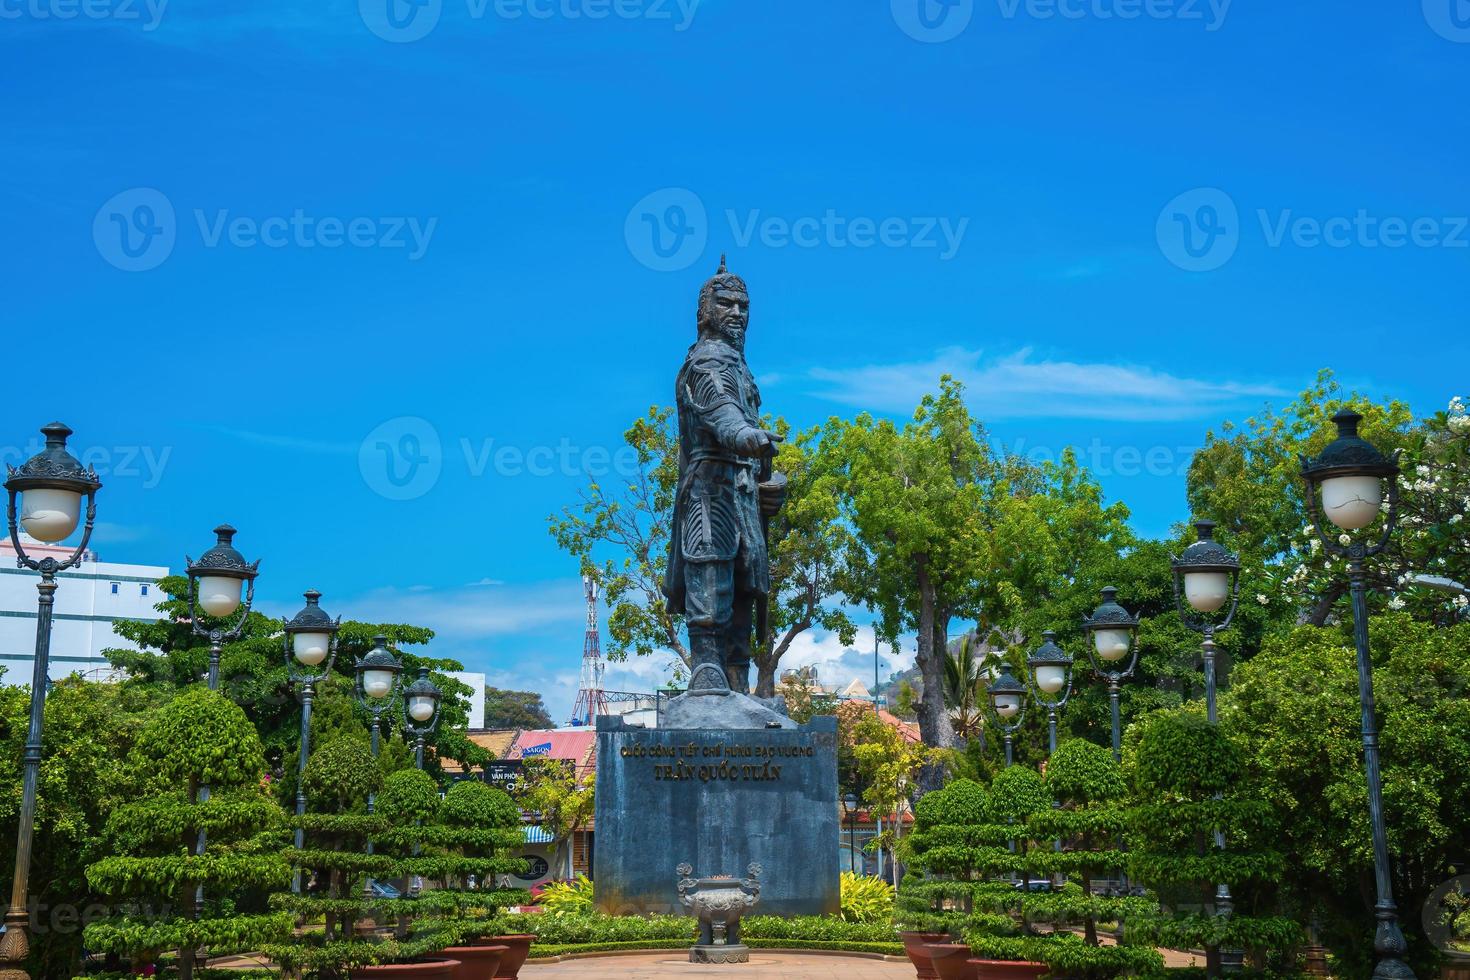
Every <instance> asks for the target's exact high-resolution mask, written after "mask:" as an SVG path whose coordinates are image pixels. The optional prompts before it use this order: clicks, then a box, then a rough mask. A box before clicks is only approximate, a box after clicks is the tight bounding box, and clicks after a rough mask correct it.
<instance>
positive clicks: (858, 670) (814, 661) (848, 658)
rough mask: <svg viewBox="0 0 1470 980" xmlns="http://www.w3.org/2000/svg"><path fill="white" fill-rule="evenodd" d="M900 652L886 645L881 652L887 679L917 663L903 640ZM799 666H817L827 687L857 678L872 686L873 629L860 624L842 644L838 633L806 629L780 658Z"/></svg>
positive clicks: (882, 676) (881, 674) (785, 665)
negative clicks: (853, 636) (846, 643)
mask: <svg viewBox="0 0 1470 980" xmlns="http://www.w3.org/2000/svg"><path fill="white" fill-rule="evenodd" d="M899 646H900V650H899V652H898V653H897V654H895V653H894V652H893V647H891V646H888V645H886V644H885V645H884V646H883V647H882V648H881V649H880V650H879V652H878V661H879V663H878V678H879V681H880V682H881V683H884V684H886V683H888V678H889V677H891V676H893V674H894V673H895V672H897V671H904V670H908V669H909V668H911V667H912V666H913V665H914V653H913V651H912V650H911V649H905V644H904V643H902V642H901V643H900V645H899ZM799 667H816V668H817V679H818V680H819V681H820V682H821V683H822V685H823V686H824V687H828V688H837V689H839V690H840V689H841V688H844V687H846V686H847V685H849V684H851V683H852V682H853V681H855V680H860V681H862V682H863V684H864V685H866V686H867V687H868V688H870V689H871V688H872V686H873V630H872V628H871V627H860V628H859V629H858V633H857V638H856V639H855V640H854V641H853V643H852V645H851V646H843V645H842V641H841V640H839V639H838V637H837V634H836V633H824V632H822V631H820V630H807V631H806V632H804V633H801V634H799V635H798V636H797V637H796V639H794V640H792V641H791V649H789V650H788V651H787V652H786V656H784V657H782V658H781V669H782V670H783V671H784V670H795V669H797V668H799Z"/></svg>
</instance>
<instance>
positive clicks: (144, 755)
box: [84, 688, 291, 977]
mask: <svg viewBox="0 0 1470 980" xmlns="http://www.w3.org/2000/svg"><path fill="white" fill-rule="evenodd" d="M127 766H128V770H129V772H130V778H131V782H132V785H133V786H134V787H135V788H136V793H135V797H136V799H135V801H134V802H131V803H125V804H123V805H121V806H119V807H118V808H117V809H116V810H114V811H113V813H112V815H111V816H110V818H109V819H108V822H107V827H106V836H107V838H108V841H109V843H110V845H111V847H112V849H113V852H114V853H113V855H112V856H110V857H106V858H103V859H102V860H100V861H98V862H96V863H95V864H93V865H91V866H90V867H89V868H88V869H87V880H88V882H89V883H90V884H91V886H92V887H93V888H94V889H96V890H97V891H98V892H99V893H101V894H104V895H107V896H109V897H110V898H112V899H113V900H114V902H115V903H116V904H117V906H118V907H119V908H120V909H122V910H123V912H122V914H121V915H118V916H115V917H113V918H110V919H107V920H104V921H101V922H94V923H92V924H90V925H88V926H87V928H86V930H85V932H84V940H85V942H86V945H87V947H88V948H89V949H91V950H94V951H97V952H103V953H111V954H114V955H117V956H120V957H125V958H128V959H130V960H131V961H132V963H133V965H134V966H135V967H137V968H139V969H141V968H143V967H144V966H145V965H146V964H148V963H151V962H154V961H155V960H156V959H157V958H158V957H159V956H160V954H162V953H163V952H164V951H167V950H173V951H176V955H177V956H178V963H179V969H180V973H181V974H182V975H183V976H185V977H188V976H191V975H192V974H193V972H194V952H195V951H196V950H199V949H203V950H206V951H207V952H208V954H210V955H223V954H228V953H238V952H247V951H250V950H253V949H257V948H259V946H260V945H261V944H262V943H267V942H270V941H273V940H279V939H281V938H282V937H284V936H285V935H287V934H289V932H290V930H291V918H290V916H286V915H280V914H259V913H252V912H250V911H248V904H249V902H250V899H251V897H252V896H255V895H259V896H260V897H261V898H263V897H264V895H265V894H266V893H267V892H269V891H270V890H272V889H275V888H279V887H282V886H284V885H285V884H286V883H287V882H288V881H289V880H290V877H291V871H290V866H289V865H288V864H287V863H286V861H285V860H284V859H282V857H281V855H280V845H281V843H282V840H283V837H282V834H281V830H282V828H283V821H282V819H281V817H282V815H281V811H280V808H279V807H278V806H277V805H276V804H275V803H274V802H273V801H272V800H271V799H270V797H269V795H268V794H267V793H266V792H265V790H264V789H263V781H264V778H265V757H264V754H263V752H262V749H261V744H260V738H259V736H258V735H257V734H256V731H255V727H254V726H253V725H252V724H251V723H250V720H249V719H248V718H246V716H245V712H243V711H242V710H240V708H239V707H238V706H237V705H235V704H233V703H232V702H230V701H229V700H228V699H227V698H225V697H223V696H222V695H220V694H218V693H215V692H212V691H208V690H205V689H202V688H193V689H190V690H188V691H186V692H184V693H183V694H180V695H179V696H178V697H177V698H175V699H174V700H173V701H172V702H170V703H169V704H168V705H167V706H165V707H164V708H163V709H162V710H161V711H159V712H158V713H157V715H155V716H154V718H153V719H152V721H150V722H149V723H148V725H147V726H146V727H145V728H144V729H143V731H142V732H141V733H140V734H139V736H138V740H137V742H136V743H135V744H134V747H133V750H132V753H131V754H130V755H129V757H128V760H127ZM205 787H208V788H209V793H208V799H205V798H204V797H205V795H206V794H205V793H204V788H205ZM201 832H202V833H203V834H204V835H205V837H204V846H203V848H202V850H201V848H200V834H201ZM201 889H202V892H201V891H200V890H201ZM196 896H198V897H202V900H203V902H202V905H200V906H199V907H198V908H197V909H196ZM262 905H263V902H262Z"/></svg>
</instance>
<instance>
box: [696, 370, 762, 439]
mask: <svg viewBox="0 0 1470 980" xmlns="http://www.w3.org/2000/svg"><path fill="white" fill-rule="evenodd" d="M734 372H735V368H734V367H733V366H732V365H729V364H723V363H721V362H720V361H719V360H718V359H715V358H701V359H698V360H695V361H694V362H693V363H691V364H690V365H689V370H688V372H687V373H686V374H685V375H684V398H685V400H686V401H687V403H688V405H689V407H690V409H691V410H692V411H693V412H694V413H695V415H696V416H697V417H698V419H699V421H700V422H701V423H703V424H704V426H705V428H706V429H708V430H709V431H710V432H711V433H712V434H713V435H714V437H715V441H716V442H718V443H719V444H720V446H721V447H723V448H724V449H725V450H727V451H729V452H732V453H736V454H738V455H741V456H752V457H758V456H759V455H760V454H761V451H762V450H763V449H764V448H765V444H766V436H765V433H764V432H763V431H761V429H759V428H758V427H756V426H753V425H751V424H750V423H749V422H748V421H746V418H745V412H744V410H743V409H742V408H741V406H740V399H739V398H738V397H737V392H738V391H739V382H738V380H737V379H736V377H735V373H734Z"/></svg>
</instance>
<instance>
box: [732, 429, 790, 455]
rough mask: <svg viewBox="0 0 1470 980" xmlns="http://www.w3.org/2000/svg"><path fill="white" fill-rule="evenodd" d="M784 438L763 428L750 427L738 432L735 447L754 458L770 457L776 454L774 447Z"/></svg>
mask: <svg viewBox="0 0 1470 980" xmlns="http://www.w3.org/2000/svg"><path fill="white" fill-rule="evenodd" d="M784 438H785V437H784V436H781V435H779V434H777V433H775V432H768V431H766V430H765V429H755V428H750V429H746V430H745V431H744V432H742V433H740V437H739V438H738V439H737V440H736V442H735V448H736V449H738V450H739V451H740V452H741V453H742V454H743V455H746V456H750V457H752V458H754V459H770V458H772V457H774V456H775V455H776V449H777V447H778V446H780V444H781V442H782V440H783V439H784Z"/></svg>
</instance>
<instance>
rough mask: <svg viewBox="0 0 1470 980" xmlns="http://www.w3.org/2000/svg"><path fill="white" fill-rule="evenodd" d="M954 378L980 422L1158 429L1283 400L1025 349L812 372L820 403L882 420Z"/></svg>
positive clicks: (1251, 389)
mask: <svg viewBox="0 0 1470 980" xmlns="http://www.w3.org/2000/svg"><path fill="white" fill-rule="evenodd" d="M943 374H949V375H953V376H954V377H956V378H958V379H959V380H961V381H963V382H964V383H965V393H966V402H967V403H968V404H969V406H970V409H971V411H973V412H974V413H975V414H976V415H977V416H979V417H980V418H1091V419H1109V420H1114V421H1157V420H1177V419H1187V418H1196V417H1200V416H1207V415H1212V414H1214V413H1216V412H1218V410H1219V409H1220V408H1222V407H1225V406H1233V405H1239V404H1241V403H1242V402H1251V401H1254V400H1260V399H1264V398H1267V397H1273V396H1281V395H1285V394H1287V392H1286V391H1285V390H1284V389H1282V388H1279V387H1277V386H1274V385H1269V384H1253V383H1243V382H1234V381H1208V380H1203V379H1198V378H1184V377H1179V376H1177V375H1173V374H1168V373H1165V372H1162V371H1156V370H1154V369H1152V368H1149V367H1143V366H1138V365H1129V364H1114V363H1103V362H1096V363H1083V362H1077V361H1065V360H1047V359H1040V358H1037V357H1036V356H1035V353H1034V351H1033V350H1032V349H1031V348H1029V347H1028V348H1023V349H1022V350H1019V351H1017V352H1016V353H1014V354H1010V355H1007V356H1004V357H998V358H990V359H987V358H986V357H985V355H984V352H983V351H978V350H966V349H965V348H961V347H947V348H944V349H943V350H940V351H939V352H938V353H937V354H935V355H934V356H933V357H932V358H930V359H928V360H926V361H911V362H904V363H898V364H873V365H867V366H863V367H853V368H815V369H813V370H812V371H810V372H809V375H808V376H809V377H810V378H811V379H812V380H813V381H817V382H820V383H821V386H820V387H819V388H817V390H815V391H814V392H813V394H815V395H816V396H818V397H820V398H826V399H828V400H831V401H835V402H841V403H842V404H845V405H853V406H858V407H862V408H868V409H872V410H875V411H882V412H902V413H908V412H910V411H912V410H913V408H914V406H915V405H917V404H918V403H919V400H920V399H921V398H922V397H923V396H924V395H925V394H928V393H931V392H934V391H935V390H937V388H938V386H939V377H940V375H943Z"/></svg>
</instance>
